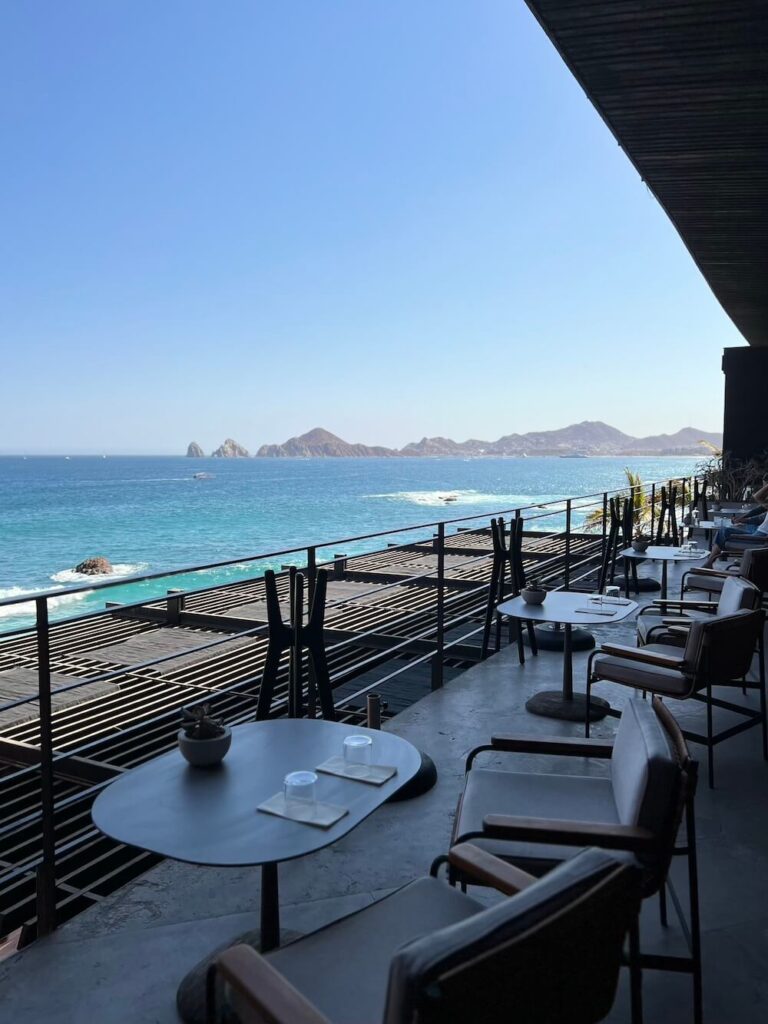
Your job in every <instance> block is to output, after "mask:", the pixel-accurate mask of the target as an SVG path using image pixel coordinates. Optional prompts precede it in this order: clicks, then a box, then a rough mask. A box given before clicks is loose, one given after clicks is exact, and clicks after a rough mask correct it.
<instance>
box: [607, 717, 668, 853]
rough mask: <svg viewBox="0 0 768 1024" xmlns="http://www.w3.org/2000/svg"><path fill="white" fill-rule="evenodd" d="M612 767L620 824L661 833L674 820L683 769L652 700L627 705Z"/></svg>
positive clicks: (621, 722)
mask: <svg viewBox="0 0 768 1024" xmlns="http://www.w3.org/2000/svg"><path fill="white" fill-rule="evenodd" d="M610 764H611V782H612V784H613V798H614V801H615V803H616V810H617V812H618V815H619V821H620V822H621V823H622V825H638V826H640V827H641V828H647V829H649V830H650V831H651V832H653V833H654V834H655V835H659V834H661V833H662V832H663V830H664V827H665V825H666V824H667V823H668V822H669V820H670V801H674V800H675V796H676V786H677V784H678V781H679V778H680V769H679V767H678V764H677V760H676V758H675V756H674V754H673V752H672V751H671V749H670V746H669V742H668V740H667V734H666V732H665V731H664V728H663V726H662V725H661V722H660V721H659V718H658V715H657V714H656V712H655V711H654V710H653V704H652V703H651V702H650V701H646V700H630V701H628V702H627V704H626V706H625V708H624V710H623V712H622V715H621V720H620V721H619V728H618V730H617V732H616V739H615V741H614V744H613V754H612V756H611V761H610Z"/></svg>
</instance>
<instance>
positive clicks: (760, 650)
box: [757, 633, 768, 761]
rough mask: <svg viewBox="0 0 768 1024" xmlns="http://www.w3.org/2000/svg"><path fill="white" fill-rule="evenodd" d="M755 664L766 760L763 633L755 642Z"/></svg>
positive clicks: (767, 730)
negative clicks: (758, 684) (758, 683)
mask: <svg viewBox="0 0 768 1024" xmlns="http://www.w3.org/2000/svg"><path fill="white" fill-rule="evenodd" d="M757 666H758V679H759V682H760V718H761V720H762V726H763V759H764V760H766V761H768V709H767V708H766V699H765V644H764V641H763V635H762V633H761V634H760V639H759V640H758V642H757Z"/></svg>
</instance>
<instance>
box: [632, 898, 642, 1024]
mask: <svg viewBox="0 0 768 1024" xmlns="http://www.w3.org/2000/svg"><path fill="white" fill-rule="evenodd" d="M639 917H640V915H639V913H638V916H637V918H635V920H634V921H633V922H632V927H631V928H630V929H629V991H630V999H631V1012H632V1024H642V1022H643V972H642V968H641V967H640V921H639Z"/></svg>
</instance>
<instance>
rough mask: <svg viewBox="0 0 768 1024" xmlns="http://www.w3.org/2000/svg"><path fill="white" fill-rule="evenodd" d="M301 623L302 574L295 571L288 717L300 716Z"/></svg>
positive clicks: (302, 605)
mask: <svg viewBox="0 0 768 1024" xmlns="http://www.w3.org/2000/svg"><path fill="white" fill-rule="evenodd" d="M303 625H304V576H303V575H302V574H301V573H300V572H297V573H296V574H295V577H294V586H293V594H292V601H291V627H292V628H291V655H290V661H289V670H288V671H289V677H288V717H289V718H301V715H302V689H303V686H302V676H303V674H304V667H303V647H304V642H303V637H302V632H303Z"/></svg>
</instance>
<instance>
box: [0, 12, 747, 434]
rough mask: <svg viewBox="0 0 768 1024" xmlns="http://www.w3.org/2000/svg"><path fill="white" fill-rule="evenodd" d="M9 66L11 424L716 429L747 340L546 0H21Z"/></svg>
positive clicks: (1, 45) (2, 388) (188, 428)
mask: <svg viewBox="0 0 768 1024" xmlns="http://www.w3.org/2000/svg"><path fill="white" fill-rule="evenodd" d="M0 79H1V85H2V87H1V88H0V119H1V122H2V138H3V154H4V155H3V159H2V162H1V163H0V179H1V180H0V185H1V187H0V224H2V230H1V231H0V341H1V343H2V353H3V354H2V364H0V366H1V368H0V451H4V452H45V451H53V452H72V453H75V452H83V451H86V452H88V451H91V452H101V451H105V452H158V453H163V452H179V451H183V450H184V449H185V447H186V444H187V442H188V441H190V440H192V439H196V440H198V441H199V442H201V443H202V444H203V446H204V447H205V448H206V449H208V448H212V447H213V446H215V445H217V444H219V443H220V442H221V440H223V438H224V437H225V436H232V437H235V438H236V439H238V440H240V441H242V442H243V443H244V444H246V445H248V446H249V447H251V448H255V447H256V446H257V445H259V444H260V443H262V442H265V441H282V440H284V439H285V438H286V437H287V436H289V435H290V434H293V433H299V432H301V431H303V430H306V429H308V428H310V427H313V426H316V425H322V426H325V427H327V428H329V429H331V430H333V431H335V432H336V433H339V434H341V435H342V436H343V437H345V438H347V439H348V440H352V441H364V442H368V443H382V444H392V445H399V444H403V443H405V442H407V441H410V440H414V439H418V438H419V437H421V436H422V435H424V434H429V435H432V434H444V435H448V436H451V437H454V438H456V439H464V438H466V437H468V436H474V437H481V438H485V439H493V438H496V437H498V436H499V435H501V434H503V433H509V432H511V431H525V430H531V429H544V428H549V427H558V426H563V425H565V424H567V423H570V422H573V421H576V420H582V419H604V420H606V421H608V422H610V423H612V424H614V425H615V426H617V427H620V428H621V429H623V430H626V431H628V432H630V433H635V434H641V433H656V432H658V431H661V430H670V431H671V430H675V429H677V428H679V427H681V426H683V425H688V424H690V425H693V426H697V427H700V428H703V429H712V430H718V429H721V427H722V418H721V417H722V412H721V410H722V375H721V372H720V353H721V350H722V348H723V346H725V345H738V344H742V339H741V337H740V335H739V334H738V332H737V331H736V329H735V327H734V326H733V325H732V324H731V321H730V320H729V319H728V318H727V316H726V315H725V313H724V312H723V311H722V309H721V308H720V306H719V305H718V303H717V302H716V300H715V299H714V297H713V296H712V295H711V293H710V292H709V289H708V288H707V286H706V284H705V283H704V281H703V279H702V278H701V276H700V275H699V273H698V271H697V270H696V268H695V266H694V265H693V263H692V261H691V260H690V257H689V256H688V254H687V252H686V251H685V249H684V247H683V245H682V243H681V242H680V240H679V239H678V237H677V235H676V233H675V232H674V230H673V228H672V227H671V225H670V224H669V223H668V221H667V219H666V217H665V216H664V214H663V213H662V211H661V210H660V208H659V207H658V206H657V204H656V202H655V200H654V199H653V198H652V197H651V196H650V194H649V193H648V191H647V190H646V188H645V186H644V185H643V184H642V182H641V181H640V180H639V179H638V176H637V174H636V173H635V171H634V170H633V169H632V167H631V166H630V164H629V163H628V161H627V160H626V159H625V157H624V156H623V154H622V152H621V151H620V150H619V148H618V147H617V145H616V143H615V141H614V140H613V138H612V137H611V135H610V134H609V132H608V130H607V129H606V128H605V127H604V125H603V124H602V122H601V121H600V119H599V118H598V116H597V114H596V113H595V112H594V110H593V108H592V106H591V105H590V103H589V102H588V100H587V99H586V97H585V96H584V95H583V94H582V92H581V90H580V89H579V87H578V86H577V85H576V83H575V82H574V81H573V79H572V78H571V76H570V74H569V72H568V71H567V69H566V68H565V66H564V65H563V64H562V63H561V61H560V59H559V57H558V56H557V54H556V53H555V51H554V50H553V48H552V47H551V45H550V43H549V42H548V41H547V39H546V38H545V36H544V35H543V33H542V32H541V30H540V29H539V27H538V26H537V24H536V23H535V22H534V20H533V18H532V17H531V15H530V14H529V13H528V10H527V8H526V7H525V6H524V4H523V3H522V0H473V2H471V3H468V2H467V0H386V2H383V0H336V2H332V0H227V2H226V3H216V2H214V0H208V2H199V0H162V2H158V0H90V2H87V0H67V2H66V3H51V2H50V0H37V2H35V0H29V2H25V3H5V4H3V5H2V8H1V9H0ZM654 367H664V368H665V369H664V372H663V373H662V374H661V375H660V377H659V379H658V380H654V373H653V371H654ZM635 381H637V382H638V383H639V385H640V386H639V387H638V386H635Z"/></svg>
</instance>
